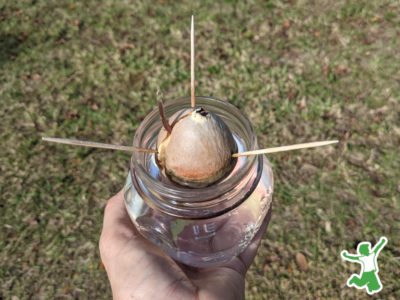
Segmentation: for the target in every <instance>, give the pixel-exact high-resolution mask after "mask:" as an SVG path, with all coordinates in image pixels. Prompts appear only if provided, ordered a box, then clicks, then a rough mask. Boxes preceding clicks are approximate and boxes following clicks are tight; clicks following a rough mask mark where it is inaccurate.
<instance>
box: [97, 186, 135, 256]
mask: <svg viewBox="0 0 400 300" xmlns="http://www.w3.org/2000/svg"><path fill="white" fill-rule="evenodd" d="M136 235H137V231H136V229H135V227H134V226H133V224H132V221H131V220H130V218H129V215H128V213H127V211H126V208H125V203H124V193H123V190H121V191H120V192H119V193H118V194H116V195H115V196H114V197H112V198H110V199H109V200H108V202H107V205H106V208H105V210H104V219H103V230H102V232H101V236H100V245H99V247H100V254H101V256H102V260H103V262H104V260H107V257H109V256H111V257H112V256H113V255H114V252H116V251H117V250H118V249H119V248H120V247H121V246H122V245H123V244H125V243H126V242H127V241H129V240H130V239H132V238H133V237H134V236H136Z"/></svg>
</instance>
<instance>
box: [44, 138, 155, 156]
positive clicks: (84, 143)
mask: <svg viewBox="0 0 400 300" xmlns="http://www.w3.org/2000/svg"><path fill="white" fill-rule="evenodd" d="M42 140H43V141H46V142H54V143H60V144H67V145H74V146H85V147H93V148H103V149H113V150H122V151H129V152H133V151H137V152H146V153H157V150H153V149H143V148H135V147H129V146H122V145H113V144H103V143H96V142H90V141H81V140H73V139H61V138H53V137H42Z"/></svg>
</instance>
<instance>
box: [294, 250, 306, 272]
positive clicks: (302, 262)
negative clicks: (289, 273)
mask: <svg viewBox="0 0 400 300" xmlns="http://www.w3.org/2000/svg"><path fill="white" fill-rule="evenodd" d="M296 263H297V266H298V267H299V269H300V271H302V272H305V271H307V270H308V264H307V260H306V257H305V256H304V255H303V254H302V253H300V252H299V253H297V254H296Z"/></svg>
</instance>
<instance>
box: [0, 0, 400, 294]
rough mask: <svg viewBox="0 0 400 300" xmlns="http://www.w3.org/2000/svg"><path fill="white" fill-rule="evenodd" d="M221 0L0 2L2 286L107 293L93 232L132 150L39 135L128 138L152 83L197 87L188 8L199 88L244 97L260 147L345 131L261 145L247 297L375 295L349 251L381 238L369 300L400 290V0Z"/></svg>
mask: <svg viewBox="0 0 400 300" xmlns="http://www.w3.org/2000/svg"><path fill="white" fill-rule="evenodd" d="M218 2H219V3H216V1H201V2H200V1H199V2H197V3H196V4H193V3H194V1H183V2H181V1H180V2H179V3H178V2H177V1H168V0H159V1H122V0H102V1H99V0H96V1H95V0H86V1H72V0H68V1H66V0H47V1H45V0H32V1H28V0H20V1H6V0H3V1H0V118H1V129H2V130H1V133H0V141H1V145H2V150H1V155H0V171H1V176H0V194H1V202H0V205H1V206H0V208H1V209H0V216H1V217H0V218H1V219H0V225H1V231H0V299H13V300H17V299H109V298H110V297H111V291H110V288H109V284H108V280H107V276H106V273H105V271H104V268H103V267H102V265H101V263H100V258H99V251H98V240H99V235H100V231H101V228H102V216H103V209H104V206H105V203H106V200H107V199H108V198H109V197H110V196H111V195H113V194H114V193H116V192H117V191H118V190H120V189H121V188H122V186H123V184H124V181H125V176H126V175H127V170H128V162H129V154H127V153H117V152H114V151H107V150H97V149H88V148H79V147H69V146H61V145H55V144H48V143H43V142H41V140H40V138H41V136H43V135H45V136H59V137H71V138H78V139H89V140H94V141H102V142H109V143H120V144H127V145H128V144H130V143H131V141H132V138H133V135H134V132H135V130H136V129H137V127H138V125H139V124H140V122H141V120H143V118H144V117H145V116H146V114H147V113H148V112H149V111H150V110H151V109H153V108H154V107H155V106H156V96H155V95H156V91H157V89H158V88H160V89H161V90H162V91H163V93H164V96H165V99H167V100H168V99H174V98H177V97H182V96H187V95H189V82H190V71H189V54H190V43H189V40H188V39H189V29H190V28H189V24H190V15H191V14H192V12H194V14H195V20H196V53H197V62H196V63H197V65H196V76H197V81H198V82H197V83H198V87H197V91H196V92H197V94H198V95H205V96H212V97H216V98H220V99H223V100H226V101H229V102H230V103H232V104H234V105H236V106H237V107H239V108H240V109H241V110H242V111H243V112H244V113H245V114H246V115H247V116H248V117H249V118H250V119H251V120H252V122H253V125H254V126H255V128H256V132H257V136H258V141H259V144H260V146H262V147H268V146H269V147H273V146H278V145H287V144H294V143H300V142H307V141H314V140H324V139H336V138H337V139H340V141H341V142H340V144H339V145H338V146H336V147H326V148H319V149H314V150H302V151H296V152H288V153H282V154H274V155H269V156H268V157H269V159H270V160H271V162H272V164H273V168H274V175H275V193H274V208H273V217H272V221H271V223H270V226H269V229H268V232H267V234H266V236H265V238H264V240H263V242H262V246H261V247H260V249H259V253H258V256H257V257H256V259H255V262H254V264H253V265H252V267H251V269H250V271H249V272H248V275H247V285H246V296H247V298H248V299H278V298H287V299H327V298H329V299H338V298H343V299H370V296H368V295H367V294H366V292H365V291H364V290H356V289H354V288H348V287H346V285H345V283H346V280H347V278H348V277H349V276H350V275H351V274H352V273H355V272H357V273H358V272H359V265H357V264H351V263H348V262H346V263H345V262H342V260H341V259H340V256H339V253H340V251H341V250H343V249H347V250H349V252H352V253H354V252H355V250H356V246H357V244H358V242H360V241H371V243H375V242H376V241H377V240H378V239H379V237H380V236H382V235H385V236H386V237H387V238H388V239H389V243H388V245H387V246H386V247H385V249H384V250H383V251H382V252H381V255H380V257H379V261H378V262H379V267H380V273H379V274H380V278H381V281H382V284H383V290H382V291H381V292H380V293H379V294H378V295H375V296H373V297H372V298H381V299H399V298H400V287H399V278H400V203H399V200H400V153H399V147H400V100H399V99H400V51H399V49H400V4H399V2H398V1H387V0H381V1H366V0H361V1H355V0H351V1H344V0H338V1H326V0H325V1H300V0H299V1H296V0H286V1H233V0H231V1H218ZM200 3H201V4H200ZM299 252H301V253H303V254H304V256H305V257H306V260H307V262H308V270H307V271H301V270H300V269H299V268H298V266H297V264H296V259H295V257H296V254H297V253H299ZM13 296H16V297H18V298H15V297H14V298H13Z"/></svg>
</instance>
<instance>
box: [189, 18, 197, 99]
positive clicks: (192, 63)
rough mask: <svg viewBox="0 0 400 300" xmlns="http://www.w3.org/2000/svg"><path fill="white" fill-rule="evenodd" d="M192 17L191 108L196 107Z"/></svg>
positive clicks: (192, 26)
mask: <svg viewBox="0 0 400 300" xmlns="http://www.w3.org/2000/svg"><path fill="white" fill-rule="evenodd" d="M194 59H195V56H194V17H193V15H192V25H191V28H190V79H191V81H190V93H191V97H190V98H191V103H192V107H195V106H196V99H195V96H194Z"/></svg>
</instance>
